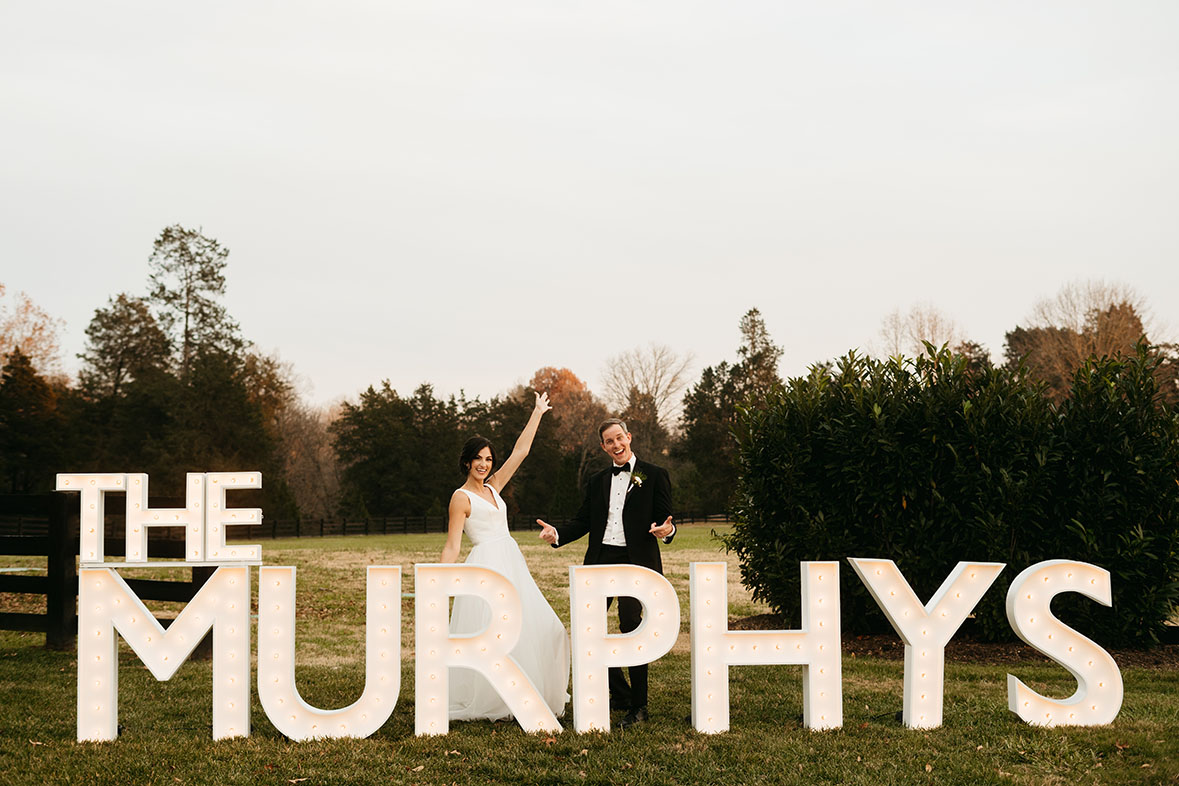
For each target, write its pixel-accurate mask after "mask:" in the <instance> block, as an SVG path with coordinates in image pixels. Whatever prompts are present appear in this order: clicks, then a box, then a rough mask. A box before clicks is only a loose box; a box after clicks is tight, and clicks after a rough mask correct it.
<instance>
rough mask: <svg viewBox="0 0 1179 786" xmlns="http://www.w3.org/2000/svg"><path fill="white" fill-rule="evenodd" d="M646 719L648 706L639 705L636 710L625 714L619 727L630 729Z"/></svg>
mask: <svg viewBox="0 0 1179 786" xmlns="http://www.w3.org/2000/svg"><path fill="white" fill-rule="evenodd" d="M645 720H647V708H646V707H639V708H638V709H636V710H631V711H630V712H628V713H626V715H625V716H623V718H622V721H621V722H619V724H618V728H620V729H629V728H630V727H631V726H634V725H635V724H636V723H642V722H644V721H645Z"/></svg>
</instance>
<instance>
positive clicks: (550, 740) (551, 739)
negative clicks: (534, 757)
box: [544, 737, 557, 745]
mask: <svg viewBox="0 0 1179 786" xmlns="http://www.w3.org/2000/svg"><path fill="white" fill-rule="evenodd" d="M556 741H557V738H556V737H545V738H544V744H545V745H552V744H553V743H554V742H556Z"/></svg>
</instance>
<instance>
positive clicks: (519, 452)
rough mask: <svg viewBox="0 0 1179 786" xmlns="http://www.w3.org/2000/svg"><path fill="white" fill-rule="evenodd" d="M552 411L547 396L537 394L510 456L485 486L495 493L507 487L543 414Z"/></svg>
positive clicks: (529, 446) (528, 446)
mask: <svg viewBox="0 0 1179 786" xmlns="http://www.w3.org/2000/svg"><path fill="white" fill-rule="evenodd" d="M550 409H552V407H551V406H549V394H548V393H537V394H536V406H535V407H533V409H532V417H530V418H528V423H527V424H526V425H525V426H524V430H523V431H521V432H520V437H519V438H518V439H517V440H516V444H515V446H514V447H513V448H512V455H510V456H508V460H507V461H505V462H504V463H503V466H501V467H500V468H499V469H497V470H496V471H495V474H494V475H492V476H491V477H490V478H488V479H487V485H489V486H491V487H492V488H494V489H495V490H496V491H503V489H504V486H506V485H508V481H509V480H511V479H512V475H515V474H516V470H518V469H519V468H520V465H521V464H523V463H524V458H525V457H526V456H527V455H528V451H529V449H530V448H531V447H532V440H533V439H534V438H535V437H536V429H537V428H538V427H539V426H540V419H541V418H542V417H544V413H546V412H548V411H549V410H550Z"/></svg>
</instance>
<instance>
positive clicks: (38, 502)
mask: <svg viewBox="0 0 1179 786" xmlns="http://www.w3.org/2000/svg"><path fill="white" fill-rule="evenodd" d="M77 507H78V498H77V497H76V496H74V495H70V494H56V493H55V494H27V495H26V494H22V495H0V524H2V526H3V530H2V531H3V532H6V533H10V534H2V535H0V556H43V557H46V559H47V561H48V564H47V566H46V568H47V569H46V575H44V576H19V575H12V574H7V573H6V574H0V592H13V593H20V594H26V595H44V596H45V613H44V614H34V613H28V612H4V613H0V630H27V631H43V632H44V633H45V646H46V647H48V648H50V649H58V650H71V649H73V648H74V642H75V637H76V636H77V632H78V617H77V597H78V571H77V560H76V558H77V556H78V510H77ZM156 534H157V533H151V535H156ZM159 534H160V535H164V534H166V533H163V532H161V533H159ZM103 548H104V550H105V551H106V554H107V556H108V557H121V556H124V553H125V549H126V541H125V539H124V538H123V536H122V531H121V528H120V531H119V536H117V537H115V536H112V535H111V534H110V533H109V532H108V534H107V537H106V539H105V543H104V544H103ZM148 550H149V553H150V554H151V555H152V556H155V557H166V558H177V559H183V558H184V541H183V540H179V539H172V538H167V537H149V540H148ZM177 566H178V567H185V565H184V563H183V562H178V563H177ZM214 570H216V568H212V567H195V568H192V579H191V580H190V581H160V580H157V579H127V580H126V581H127V585H128V586H129V587H130V588H131V590H132V591H133V592H135V594H136V595H138V596H139V598H140V599H142V600H162V601H175V602H178V603H187V602H188V601H190V600H192V598H193V596H194V595H196V593H197V591H198V590H199V589H200V588H201V587H202V586H203V585H204V583H205V582H206V581H208V579H209V577H210V576H212V575H213V571H214ZM158 619H159V621H160V624H162V625H163V626H164V627H167V626H168V625H169V624H170V623H171V622H172V619H170V618H162V617H161V618H158ZM212 651H213V650H212V637H211V635H210V636H206V637H205V638H204V640H203V641H202V642H201V643H200V644H199V645H198V646H197V648H196V650H195V651H194V652H193V657H194V658H207V657H210V656H211V655H212Z"/></svg>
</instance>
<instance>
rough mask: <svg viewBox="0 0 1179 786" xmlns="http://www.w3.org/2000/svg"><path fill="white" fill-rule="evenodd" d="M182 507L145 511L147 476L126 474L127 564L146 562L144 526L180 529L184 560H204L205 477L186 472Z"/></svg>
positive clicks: (197, 473) (145, 529)
mask: <svg viewBox="0 0 1179 786" xmlns="http://www.w3.org/2000/svg"><path fill="white" fill-rule="evenodd" d="M184 502H185V506H184V507H183V508H155V509H152V508H149V507H148V503H147V475H146V474H144V473H136V474H129V475H127V551H126V554H127V557H126V559H127V562H147V528H148V527H184V559H185V560H186V561H188V562H203V561H204V559H205V533H204V532H203V531H202V525H203V524H204V521H205V511H204V507H205V475H204V473H203V472H189V473H188V475H187V477H186V478H185V481H184Z"/></svg>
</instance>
